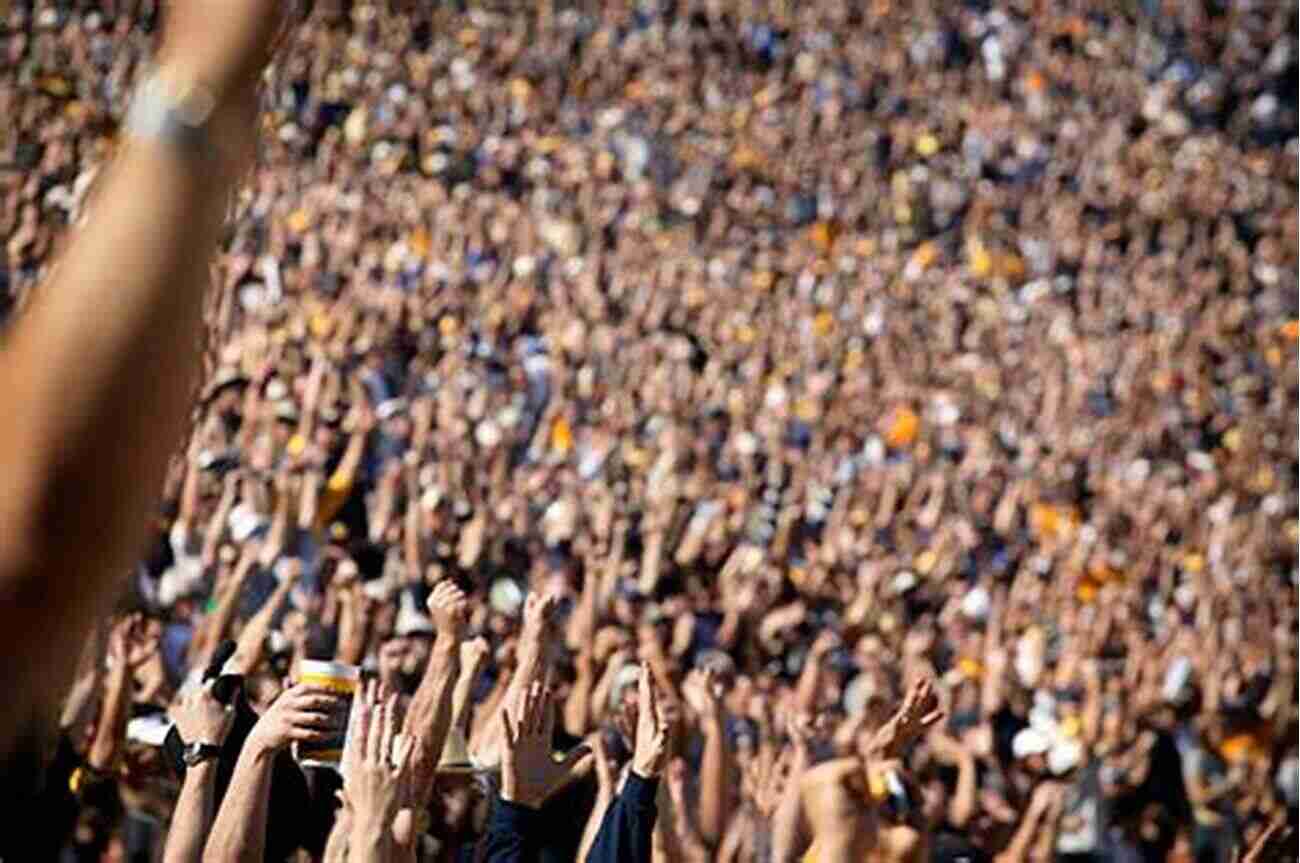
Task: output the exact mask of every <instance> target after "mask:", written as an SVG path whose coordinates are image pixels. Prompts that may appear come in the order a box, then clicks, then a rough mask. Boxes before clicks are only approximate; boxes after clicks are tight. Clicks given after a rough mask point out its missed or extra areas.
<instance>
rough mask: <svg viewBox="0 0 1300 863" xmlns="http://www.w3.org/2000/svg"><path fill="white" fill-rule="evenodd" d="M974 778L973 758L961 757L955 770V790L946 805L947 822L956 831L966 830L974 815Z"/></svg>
mask: <svg viewBox="0 0 1300 863" xmlns="http://www.w3.org/2000/svg"><path fill="white" fill-rule="evenodd" d="M975 778H976V777H975V759H974V757H972V756H970V755H963V757H962V759H961V764H960V765H959V766H958V769H957V790H956V791H955V792H954V793H953V795H952V801H951V802H950V803H949V804H948V822H949V823H950V824H952V826H953V827H955V828H957V829H958V830H964V829H966V825H967V824H969V823H970V819H971V816H973V815H974V814H975V792H976V791H977V790H978V789H977V788H976V782H975Z"/></svg>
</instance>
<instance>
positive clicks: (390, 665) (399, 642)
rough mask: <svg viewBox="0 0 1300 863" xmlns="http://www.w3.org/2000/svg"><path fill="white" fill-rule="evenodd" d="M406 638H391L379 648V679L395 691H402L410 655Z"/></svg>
mask: <svg viewBox="0 0 1300 863" xmlns="http://www.w3.org/2000/svg"><path fill="white" fill-rule="evenodd" d="M410 653H411V651H410V647H409V645H408V642H407V639H405V638H390V639H388V640H387V641H385V642H384V643H383V645H382V646H381V647H380V648H379V680H380V682H381V683H383V684H384V685H386V686H388V687H389V688H390V689H391V690H393V691H394V692H400V691H402V689H403V687H402V672H403V669H404V668H405V666H406V662H407V659H408V657H409V656H410Z"/></svg>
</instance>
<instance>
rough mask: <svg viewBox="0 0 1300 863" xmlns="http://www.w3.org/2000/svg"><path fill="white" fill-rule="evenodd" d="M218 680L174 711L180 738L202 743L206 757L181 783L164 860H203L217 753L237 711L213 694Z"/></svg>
mask: <svg viewBox="0 0 1300 863" xmlns="http://www.w3.org/2000/svg"><path fill="white" fill-rule="evenodd" d="M215 682H216V681H214V680H209V681H208V682H207V683H205V684H204V685H203V686H202V687H201V688H200V687H195V688H194V689H193V690H191V691H190V692H189V693H187V694H186V695H185V696H184V697H183V698H182V699H181V702H180V704H179V705H177V706H176V707H175V708H174V709H173V710H172V721H173V722H175V723H176V730H177V731H178V732H179V733H180V736H181V740H183V741H185V743H186V744H190V745H192V744H199V747H198V748H196V750H195V751H196V753H197V754H198V755H201V756H203V760H202V761H199V762H197V763H193V764H188V765H187V768H186V770H185V781H184V782H182V783H181V793H180V796H179V797H177V798H176V808H175V809H174V810H173V812H172V823H171V827H169V828H168V830H167V845H166V847H165V848H164V849H163V863H199V861H200V860H202V859H203V844H204V842H205V841H206V840H207V838H208V830H209V828H210V827H211V826H212V817H213V815H214V814H215V813H214V812H213V807H214V806H215V803H216V780H217V759H216V755H217V754H218V753H219V752H220V747H221V744H222V743H224V742H225V740H226V734H227V733H228V732H229V731H230V725H231V723H232V722H233V721H234V718H235V712H234V710H233V709H232V708H230V707H229V706H226V705H223V704H221V702H219V701H217V699H216V698H215V697H214V696H213V694H212V687H213V685H214V684H215Z"/></svg>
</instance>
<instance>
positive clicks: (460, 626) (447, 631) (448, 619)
mask: <svg viewBox="0 0 1300 863" xmlns="http://www.w3.org/2000/svg"><path fill="white" fill-rule="evenodd" d="M428 607H429V616H430V617H432V618H433V625H434V626H435V627H436V628H437V630H438V634H439V635H440V636H446V637H447V638H450V639H452V640H455V641H459V640H460V637H461V635H462V634H463V633H464V632H465V625H466V622H467V621H468V619H469V600H467V599H466V598H465V594H464V593H463V592H462V591H461V589H460V588H459V587H457V586H456V585H455V584H454V583H452V582H451V581H446V580H444V581H440V582H438V583H437V584H436V585H434V588H433V592H432V593H430V594H429V601H428Z"/></svg>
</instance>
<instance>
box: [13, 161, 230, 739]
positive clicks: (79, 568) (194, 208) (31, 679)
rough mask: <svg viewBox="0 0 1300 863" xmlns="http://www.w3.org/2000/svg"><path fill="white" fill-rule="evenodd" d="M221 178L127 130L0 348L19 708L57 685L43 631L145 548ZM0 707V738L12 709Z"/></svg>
mask: <svg viewBox="0 0 1300 863" xmlns="http://www.w3.org/2000/svg"><path fill="white" fill-rule="evenodd" d="M233 176H234V175H233V174H232V173H230V172H228V171H219V170H213V169H212V166H211V165H207V164H205V163H204V162H202V161H200V160H198V159H195V158H193V157H191V156H187V155H185V154H183V153H181V152H180V150H179V149H178V148H177V147H175V146H174V145H169V144H163V143H159V142H155V141H142V140H135V139H130V138H128V139H127V140H126V143H125V146H124V147H123V149H122V154H121V156H120V157H119V158H118V159H117V160H116V161H115V162H114V163H113V164H112V166H111V167H109V168H108V169H107V171H106V172H105V175H104V179H103V181H102V182H103V185H102V187H101V190H100V193H99V194H98V195H97V196H96V198H95V200H94V201H93V202H92V206H91V207H90V217H89V220H88V222H87V223H86V224H85V225H84V226H83V227H81V228H79V229H78V230H77V233H76V236H75V238H74V240H73V241H72V242H71V243H70V244H69V245H68V247H67V251H66V253H65V254H64V255H63V256H62V257H61V258H60V259H59V260H58V262H57V263H56V265H55V268H54V270H53V272H52V275H51V277H50V280H49V282H48V283H47V284H46V285H45V286H44V287H43V288H42V289H41V290H40V291H39V292H38V293H37V294H36V296H35V298H34V300H33V302H32V303H31V304H30V306H28V308H27V309H26V311H25V313H24V314H23V315H22V316H21V317H20V318H19V319H18V320H17V321H15V323H14V326H13V328H12V330H11V332H10V333H9V337H8V339H7V340H6V342H7V343H6V344H5V345H4V346H3V348H0V392H3V393H5V394H6V398H7V400H8V402H9V403H10V404H13V405H20V406H21V409H20V410H17V411H15V412H14V413H13V415H12V416H11V417H10V418H9V419H8V420H7V421H6V422H4V423H0V598H3V600H4V602H5V604H6V607H8V608H11V609H22V612H21V613H18V614H12V615H9V616H8V618H7V619H8V625H7V626H6V627H4V629H3V631H0V657H4V659H3V660H2V662H3V666H2V667H3V671H2V672H0V675H2V676H3V677H4V678H7V680H8V682H7V683H6V688H7V690H8V691H9V693H10V696H11V697H14V698H17V699H18V701H19V702H20V703H21V702H23V701H26V700H27V698H28V697H29V696H36V697H41V693H47V692H57V691H62V687H61V686H55V685H52V682H53V681H59V682H62V681H63V680H64V679H65V677H66V676H67V675H69V674H70V673H71V671H72V664H73V663H75V661H76V650H77V649H78V648H79V647H80V636H78V637H75V638H61V639H49V638H46V637H44V636H45V634H46V633H50V632H62V633H82V632H85V631H86V630H87V628H88V625H89V621H90V620H92V619H93V618H94V617H95V616H96V615H97V614H98V613H99V612H100V611H101V610H102V609H103V607H104V605H105V604H106V603H107V601H108V600H109V598H110V597H111V595H112V594H113V593H114V591H115V590H116V589H117V588H118V586H119V583H120V577H119V574H120V573H122V572H125V571H126V570H127V568H128V567H129V565H130V564H131V562H132V560H134V558H135V556H136V555H137V554H138V553H139V549H140V547H141V546H142V545H143V543H144V540H145V533H146V530H147V525H148V522H149V519H148V517H147V515H148V512H149V511H150V508H151V507H152V506H153V503H154V501H155V499H156V498H157V496H158V493H159V490H160V489H161V487H162V484H163V479H164V476H165V474H166V469H167V462H168V459H169V457H170V455H171V453H172V452H173V451H174V449H175V447H176V445H177V444H178V443H179V442H180V440H181V438H182V434H183V430H184V427H185V422H186V407H187V405H188V404H189V399H190V394H191V390H192V387H193V385H194V382H195V380H196V378H197V372H198V362H199V354H198V351H196V350H195V344H196V343H197V342H198V340H199V338H200V332H201V308H202V296H203V288H204V286H205V285H206V283H207V281H208V270H207V268H208V263H209V262H210V260H211V258H212V253H213V250H214V249H215V246H216V240H217V236H218V232H219V228H220V225H221V221H222V217H223V208H224V204H225V201H226V196H227V193H228V192H229V191H230V189H231V188H232V187H233V182H232V180H233ZM91 309H93V310H95V313H94V314H88V313H87V310H91ZM142 368H150V369H153V370H154V375H153V377H152V379H151V380H150V381H149V384H148V386H141V385H140V379H139V370H140V369H142ZM124 404H130V405H131V410H123V409H122V405H124ZM87 561H93V562H94V566H91V567H87ZM73 583H75V584H76V589H70V588H69V585H71V584H73ZM15 686H16V687H17V688H15ZM46 697H48V696H46ZM6 713H7V714H8V718H7V719H0V740H2V739H5V738H6V737H7V736H8V735H7V731H8V729H9V728H10V727H11V726H10V725H9V723H10V722H12V721H13V720H14V719H16V718H17V717H18V715H19V713H21V711H6Z"/></svg>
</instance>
